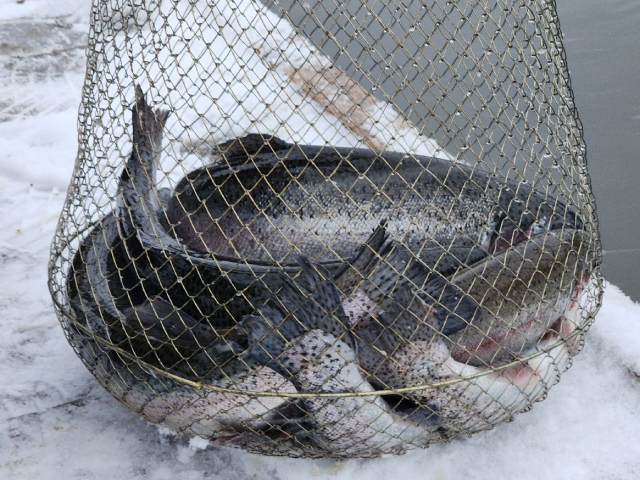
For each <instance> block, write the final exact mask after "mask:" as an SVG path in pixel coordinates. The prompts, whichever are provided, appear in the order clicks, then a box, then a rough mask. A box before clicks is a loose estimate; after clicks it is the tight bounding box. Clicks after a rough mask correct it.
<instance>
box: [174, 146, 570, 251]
mask: <svg viewBox="0 0 640 480" xmlns="http://www.w3.org/2000/svg"><path fill="white" fill-rule="evenodd" d="M221 150H222V152H221V153H223V154H224V158H225V160H226V161H221V162H218V163H216V164H214V165H211V166H207V167H204V168H201V169H198V170H195V171H193V172H190V173H189V174H188V175H187V176H186V177H185V178H184V179H183V180H182V181H181V182H180V183H179V184H178V186H177V187H176V191H175V195H174V196H173V198H172V199H171V200H170V202H169V206H168V211H167V216H168V221H169V224H170V225H171V226H172V230H173V232H174V233H175V235H176V237H177V238H179V239H180V240H181V242H183V243H184V244H186V245H189V246H190V247H192V248H194V249H195V250H199V251H202V252H211V253H213V254H215V255H216V256H219V257H220V258H247V259H251V261H252V262H254V261H255V262H256V263H258V264H259V263H261V262H266V263H279V264H289V263H291V262H294V263H295V258H296V256H297V255H304V256H307V257H309V258H310V259H311V260H312V261H314V262H316V263H323V262H328V263H330V262H333V261H336V260H337V261H344V260H345V259H347V258H349V256H350V255H351V252H353V251H354V250H355V249H357V248H358V247H359V246H360V245H361V244H362V243H363V242H364V241H365V239H366V238H367V236H368V235H369V234H370V232H371V231H372V230H373V229H374V228H376V227H377V225H378V223H379V222H380V221H382V220H383V219H386V221H387V229H388V231H389V234H390V235H391V237H392V238H394V239H395V240H396V241H398V242H400V243H403V244H404V245H405V246H406V247H407V248H408V249H409V250H411V251H413V252H415V253H416V255H420V252H421V250H422V249H423V248H427V247H428V245H429V242H436V243H437V244H438V245H440V246H444V247H448V246H451V245H453V246H463V247H473V246H481V247H483V248H485V249H486V250H489V251H493V250H494V249H496V248H498V249H499V248H501V245H502V244H503V243H505V242H507V241H508V243H509V244H511V243H514V240H515V239H518V238H520V237H522V236H525V235H527V232H529V231H530V230H531V229H532V228H536V226H537V225H540V226H542V227H544V228H545V229H550V230H552V229H555V228H558V227H559V226H562V225H565V226H571V227H576V226H579V225H581V220H580V219H579V218H578V216H577V215H576V213H575V212H574V211H573V210H572V209H570V208H568V207H566V206H565V205H564V204H562V203H561V202H559V201H558V200H557V199H555V198H553V197H549V196H545V195H542V194H540V193H538V192H536V191H534V190H532V189H531V187H529V186H527V185H525V184H521V183H516V182H512V181H507V180H500V179H498V178H497V177H496V176H495V175H491V174H490V173H488V172H484V171H482V170H480V169H477V168H475V169H472V168H470V167H468V166H465V165H462V164H460V163H454V162H450V161H447V160H443V159H438V158H431V157H424V156H417V155H407V154H404V153H395V152H377V151H373V150H366V149H350V148H336V147H330V146H307V145H294V144H289V143H287V142H284V141H283V140H280V139H277V138H275V137H268V136H265V135H250V136H248V137H245V138H242V139H236V140H234V141H232V142H229V144H225V145H224V146H223V147H221Z"/></svg>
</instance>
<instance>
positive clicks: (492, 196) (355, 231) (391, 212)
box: [117, 88, 582, 328]
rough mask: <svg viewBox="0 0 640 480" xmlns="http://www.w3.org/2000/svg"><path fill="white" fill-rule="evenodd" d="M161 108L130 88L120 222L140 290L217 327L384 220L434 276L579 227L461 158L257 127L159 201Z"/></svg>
mask: <svg viewBox="0 0 640 480" xmlns="http://www.w3.org/2000/svg"><path fill="white" fill-rule="evenodd" d="M167 115H168V114H167V112H165V111H162V110H156V111H154V110H153V109H152V108H151V107H149V106H148V105H147V103H146V101H145V99H144V95H143V93H142V91H141V90H140V89H139V88H137V89H136V104H135V108H134V109H133V149H132V153H131V157H130V158H129V160H128V161H127V163H126V165H125V169H124V172H123V174H122V175H121V179H120V188H119V195H118V198H119V201H118V214H117V218H118V220H119V225H120V228H121V232H122V238H123V239H124V240H125V246H126V252H127V255H128V256H129V257H130V258H131V259H132V260H133V263H134V266H135V269H136V271H137V273H138V275H139V277H140V282H141V284H142V286H143V288H144V290H145V291H146V292H147V294H148V295H162V296H164V297H166V298H167V299H168V300H169V301H170V302H171V303H172V304H173V305H177V306H178V307H179V308H181V309H182V310H183V311H184V312H185V313H186V314H189V315H190V316H191V317H193V318H200V317H203V318H204V319H205V320H206V322H208V323H209V324H210V325H211V326H212V327H214V328H226V327H233V326H234V325H235V324H236V323H237V322H238V321H239V319H241V318H242V316H244V315H246V314H250V313H251V312H253V310H254V308H255V306H258V305H262V304H264V302H265V301H266V300H267V299H268V298H269V296H270V292H273V291H277V290H278V289H279V288H280V286H281V285H282V278H283V277H282V275H281V272H286V273H287V274H289V275H290V276H296V275H298V274H299V271H300V265H299V264H298V262H297V261H296V259H297V258H298V255H303V256H307V257H309V258H311V260H312V261H313V262H315V263H320V264H322V265H323V267H324V268H326V269H328V270H329V271H330V272H335V271H337V270H338V269H339V268H340V266H341V265H343V264H344V263H345V262H346V261H348V259H349V257H350V255H351V254H352V252H353V251H354V250H356V249H357V248H358V247H359V246H360V245H361V244H362V243H363V242H364V240H365V239H366V237H367V236H368V235H369V233H370V232H371V231H372V230H373V229H374V228H375V227H377V225H378V224H379V222H380V221H382V220H386V222H387V226H386V228H387V230H388V231H389V234H390V236H391V237H392V238H393V239H394V240H395V241H397V242H398V243H402V244H403V245H405V247H406V248H407V249H408V250H409V251H411V252H412V254H413V255H415V256H417V257H418V258H420V259H421V260H422V261H423V262H424V263H425V264H426V265H430V266H432V268H433V269H434V270H436V271H439V272H442V271H446V272H449V271H453V270H455V269H457V268H458V267H460V266H466V265H470V264H473V263H474V262H476V261H478V260H479V259H481V258H483V257H485V256H486V255H487V254H488V253H490V252H492V251H497V250H500V249H502V248H505V247H506V246H508V245H510V244H511V243H516V242H518V241H520V240H522V239H523V238H527V237H528V236H529V235H530V234H531V232H533V231H535V230H536V229H540V228H544V229H551V230H553V229H556V228H559V227H560V226H563V225H565V226H566V225H568V226H578V225H581V223H582V222H581V220H580V218H579V217H578V216H577V215H576V213H575V212H574V211H573V210H572V209H571V208H568V207H566V206H565V205H564V204H562V203H561V202H559V201H558V200H556V199H554V198H552V197H548V196H544V195H542V194H540V193H538V192H535V191H533V190H532V189H531V188H530V187H528V186H526V185H524V184H518V183H515V182H510V181H502V180H499V179H497V178H496V177H495V176H494V175H491V174H489V173H487V172H483V171H481V170H479V169H470V168H469V167H466V166H464V165H460V164H458V163H453V162H449V161H446V160H442V159H437V158H429V157H420V156H409V155H406V154H401V153H393V152H374V151H372V150H365V149H342V148H332V147H331V148H330V147H316V146H305V145H292V144H288V143H287V142H284V141H283V140H280V139H278V138H275V137H268V136H264V135H259V134H258V135H249V136H247V137H244V138H239V139H235V140H233V141H231V142H227V144H223V145H221V146H220V148H221V153H222V154H224V155H225V158H226V159H227V162H226V163H219V164H216V165H213V166H208V167H206V168H202V169H198V170H196V171H194V172H191V173H189V174H188V175H187V176H186V177H185V178H184V179H183V180H182V181H181V182H180V184H179V185H178V187H177V188H176V191H175V194H174V195H173V197H171V199H170V200H169V201H168V205H167V206H166V209H165V208H163V207H162V205H161V203H160V201H159V197H160V196H161V195H160V194H159V193H158V192H157V189H156V180H155V178H156V172H157V170H158V168H159V161H160V152H161V144H162V130H163V128H164V123H165V122H166V118H167ZM240 291H241V292H242V294H241V295H237V292H240Z"/></svg>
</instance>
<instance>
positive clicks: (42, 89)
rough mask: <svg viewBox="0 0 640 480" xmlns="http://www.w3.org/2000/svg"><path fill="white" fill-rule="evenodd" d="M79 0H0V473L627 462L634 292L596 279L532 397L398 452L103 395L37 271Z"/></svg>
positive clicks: (211, 472) (77, 79)
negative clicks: (268, 450) (307, 450)
mask: <svg viewBox="0 0 640 480" xmlns="http://www.w3.org/2000/svg"><path fill="white" fill-rule="evenodd" d="M87 11H88V2H86V1H83V0H65V1H60V0H57V1H56V0H23V1H21V2H16V1H15V0H0V219H1V220H0V222H1V223H0V326H1V327H2V329H1V330H0V478H2V479H59V478H64V479H66V480H71V479H76V478H89V479H103V478H110V479H113V480H120V479H131V478H138V477H147V478H153V479H158V480H162V479H165V478H166V479H169V478H171V479H174V478H179V479H199V478H209V477H211V476H214V477H215V478H223V479H249V478H258V479H261V478H265V479H267V478H273V479H301V478H302V479H305V478H330V479H336V480H343V479H345V480H346V479H352V478H356V477H358V478H371V479H388V478H390V477H397V478H405V479H414V478H415V479H418V478H419V479H456V480H457V479H466V478H474V479H492V480H494V479H496V478H516V479H518V480H528V479H541V478H542V479H544V478H557V479H593V480H596V479H597V480H604V479H637V478H640V435H638V432H640V415H639V413H640V349H639V348H638V344H640V305H638V304H634V303H633V302H631V301H630V300H629V299H628V298H627V297H626V296H625V295H624V294H623V293H622V292H621V291H620V290H619V289H617V288H616V287H615V286H611V285H609V286H608V287H607V290H606V293H605V298H604V305H603V307H602V310H601V311H600V313H599V315H598V318H597V320H596V323H595V324H594V326H593V327H592V329H591V330H590V332H589V334H588V335H587V342H586V346H585V349H584V351H583V352H582V353H581V354H580V355H579V356H578V357H577V358H576V359H575V364H574V366H573V368H571V370H569V371H568V372H567V373H565V375H564V376H563V378H562V381H561V382H560V384H559V385H557V386H556V387H555V388H553V389H552V390H551V392H550V395H549V398H548V399H547V400H545V401H544V402H542V403H540V404H537V405H536V407H535V408H534V409H533V411H532V412H530V413H527V414H523V415H520V416H519V417H518V418H517V419H516V420H515V421H514V422H512V423H510V424H506V425H502V426H500V427H498V428H496V429H495V430H493V431H491V432H488V433H485V434H481V435H477V436H475V437H472V438H469V439H463V440H459V441H455V442H454V443H451V444H446V445H437V446H433V447H431V448H429V449H427V450H424V451H418V452H412V453H410V454H407V455H405V456H402V457H389V458H382V459H375V460H349V461H341V462H337V461H332V460H294V459H288V458H272V457H261V456H257V455H251V454H247V453H244V452H242V451H239V450H232V449H225V448H213V447H206V448H205V446H204V445H202V443H201V442H193V441H192V442H189V441H188V440H186V439H183V438H179V437H175V436H172V435H170V434H168V433H167V432H163V431H160V430H159V429H158V428H157V427H155V426H154V425H151V424H149V423H147V422H145V421H144V420H142V419H141V418H139V417H137V416H135V415H134V414H132V413H131V412H129V411H128V410H127V409H126V408H125V407H124V406H123V405H121V404H119V403H118V402H117V401H116V400H114V399H113V398H112V397H111V396H110V395H109V394H107V393H106V392H105V391H104V390H103V389H102V388H101V387H100V386H99V385H98V384H97V383H96V382H95V381H94V380H93V378H92V377H91V375H90V374H89V373H88V371H87V370H86V369H85V368H84V366H83V365H82V363H81V362H80V360H79V359H78V358H77V357H76V355H75V354H74V352H73V350H72V349H71V348H70V347H69V345H68V344H67V342H66V340H65V338H64V335H63V333H62V329H61V328H60V326H59V324H58V322H57V319H56V317H55V314H54V311H53V307H52V304H51V299H50V297H49V292H48V290H47V285H46V279H47V260H48V248H49V244H50V241H51V238H52V236H53V232H54V229H55V226H56V221H57V216H58V214H59V212H60V209H61V207H62V204H63V202H64V195H65V192H66V189H67V185H68V182H69V179H70V176H71V172H72V168H73V161H74V159H75V155H76V115H77V105H78V102H79V99H80V91H81V86H82V79H83V71H82V69H83V50H82V41H83V38H84V32H85V31H86V29H87V27H86V25H84V24H85V23H86V17H87ZM25 39H32V40H31V41H26V40H25Z"/></svg>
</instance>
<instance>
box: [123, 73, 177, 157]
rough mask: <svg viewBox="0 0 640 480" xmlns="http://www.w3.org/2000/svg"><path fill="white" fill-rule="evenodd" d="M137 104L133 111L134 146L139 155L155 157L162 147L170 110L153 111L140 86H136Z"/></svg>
mask: <svg viewBox="0 0 640 480" xmlns="http://www.w3.org/2000/svg"><path fill="white" fill-rule="evenodd" d="M135 90H136V102H135V106H134V107H133V108H132V109H131V113H132V123H133V145H134V149H137V150H138V155H139V156H140V157H141V158H144V157H145V155H144V153H147V154H149V155H151V156H155V155H156V154H157V152H159V151H160V148H161V147H162V130H163V129H164V126H165V124H166V123H167V118H168V117H169V113H170V112H169V110H160V109H158V110H155V111H154V110H153V109H152V108H151V107H150V106H149V105H148V104H147V102H146V99H145V95H144V92H143V91H142V88H141V87H140V85H136V87H135Z"/></svg>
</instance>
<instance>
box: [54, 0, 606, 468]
mask: <svg viewBox="0 0 640 480" xmlns="http://www.w3.org/2000/svg"><path fill="white" fill-rule="evenodd" d="M90 22H91V29H90V34H89V44H88V48H87V71H86V80H85V83H84V88H83V95H82V103H81V106H80V112H79V121H78V134H79V149H78V157H77V162H76V166H75V170H74V174H73V178H72V182H71V186H70V189H69V193H68V197H67V201H66V204H65V207H64V210H63V212H62V216H61V219H60V224H59V228H58V231H57V233H56V236H55V239H54V242H53V247H52V256H51V263H50V288H51V292H52V296H53V299H54V303H55V307H56V310H57V313H58V315H59V318H60V321H61V322H62V325H63V327H64V330H65V333H66V335H67V337H68V339H69V342H70V343H71V345H72V346H73V347H74V349H75V350H76V352H77V353H78V355H79V356H80V358H81V359H82V361H83V362H84V363H85V364H86V366H87V367H88V368H89V369H90V370H91V372H92V373H93V375H94V376H95V377H96V378H97V380H98V381H99V382H100V383H101V384H102V385H103V386H104V387H105V388H106V389H107V390H108V391H109V392H110V393H111V394H112V395H113V396H114V397H115V398H116V399H118V400H119V401H121V402H123V403H124V404H125V405H127V406H128V407H129V408H130V409H131V410H133V411H134V412H136V413H138V414H140V415H142V416H143V417H145V418H146V419H148V420H150V421H152V422H154V423H158V424H160V425H163V426H165V427H168V428H171V429H173V430H175V431H177V432H179V433H181V434H183V435H186V436H198V437H202V438H204V439H207V440H209V441H211V442H212V443H213V444H216V445H227V446H234V447H241V448H245V449H248V450H250V451H254V452H262V453H266V454H275V455H291V456H334V457H349V456H375V455H380V454H383V453H402V452H404V451H406V450H408V449H411V448H420V447H426V446H428V445H429V444H430V443H433V442H441V441H448V440H450V439H452V438H455V437H457V436H460V435H468V434H471V433H475V432H479V431H482V430H486V429H489V428H492V427H494V426H495V425H497V424H499V423H501V422H505V421H510V420H512V419H513V417H514V415H516V414H517V413H519V412H522V411H525V410H528V409H530V408H531V406H532V405H533V403H535V402H537V401H539V400H541V399H543V398H545V396H546V395H547V392H548V390H549V388H550V387H551V386H553V385H554V384H555V383H556V382H557V381H558V380H559V377H560V375H561V374H562V373H563V372H564V371H565V370H566V369H567V368H568V367H569V366H570V364H571V359H572V357H573V356H574V355H576V354H577V353H578V352H579V350H580V349H581V347H582V343H583V336H584V333H585V332H586V330H587V328H588V326H589V325H590V323H591V321H592V320H593V317H594V315H595V313H596V311H597V310H598V307H599V305H600V299H601V294H602V279H601V276H600V273H599V264H600V243H599V236H598V229H597V227H598V224H597V219H596V214H595V204H594V201H593V197H592V193H591V186H590V181H589V177H588V174H587V170H586V157H585V155H586V149H585V145H584V143H583V140H582V129H581V124H580V122H579V119H578V115H577V112H576V109H575V106H574V103H573V98H572V92H571V87H570V82H569V76H568V69H567V65H566V60H565V54H564V49H563V46H562V36H561V33H560V28H559V24H558V18H557V15H556V9H555V4H554V2H553V1H546V0H535V1H527V2H518V1H491V0H467V1H461V2H451V1H444V0H435V1H428V2H396V1H393V2H364V1H361V2H356V1H354V2H346V3H343V2H334V1H331V0H323V1H318V2H297V1H296V2H294V1H285V0H273V1H272V2H270V3H269V4H261V3H258V2H253V1H250V0H238V1H234V0H228V1H224V2H205V1H198V0H192V1H189V2H171V1H164V2H153V1H151V0H144V1H143V0H131V1H125V0H110V1H98V0H95V1H94V2H93V6H92V9H91V17H90Z"/></svg>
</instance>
